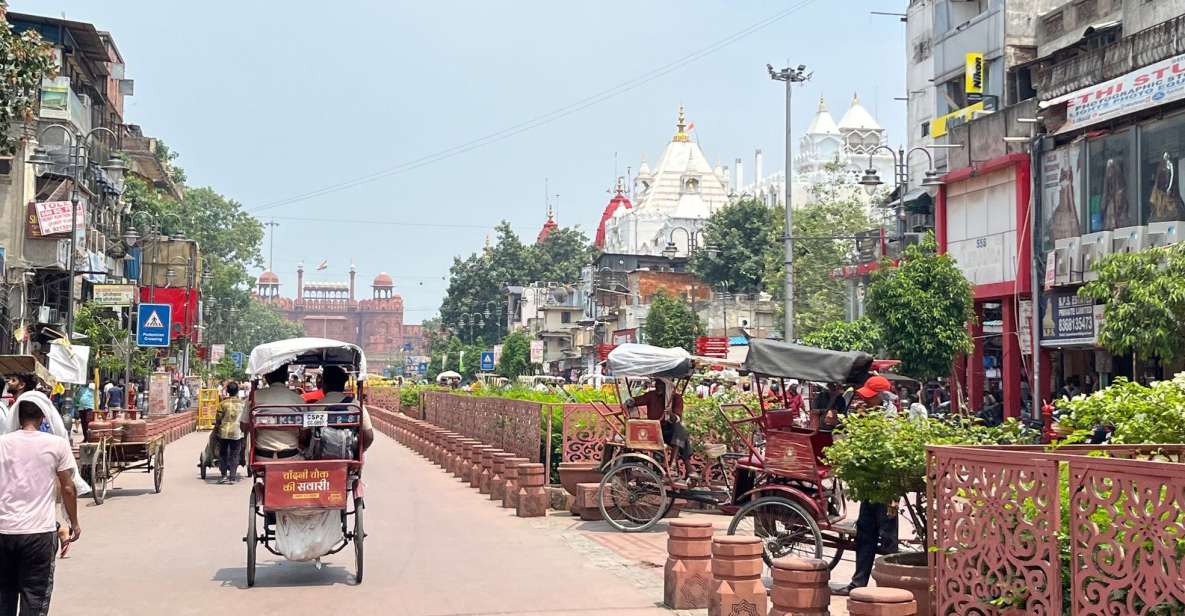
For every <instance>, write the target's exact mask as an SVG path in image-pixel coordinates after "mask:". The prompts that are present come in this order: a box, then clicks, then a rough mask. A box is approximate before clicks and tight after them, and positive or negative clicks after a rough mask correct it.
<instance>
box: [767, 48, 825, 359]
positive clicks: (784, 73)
mask: <svg viewBox="0 0 1185 616" xmlns="http://www.w3.org/2000/svg"><path fill="white" fill-rule="evenodd" d="M765 68H766V70H768V71H769V78H770V79H773V80H774V81H784V82H786V171H785V180H786V181H785V184H786V229H785V231H784V233H783V235H782V238H783V241H784V243H785V245H786V246H785V247H786V262H785V267H786V309H785V312H786V325H785V336H784V337H785V340H786V342H794V203H793V196H792V195H793V192H792V188H791V179H792V174H793V165H794V156H793V152H794V150H793V148H794V143H793V141H792V140H791V134H792V132H793V131H792V129H791V125H790V109H791V105H790V103H791V100H792V96H791V94H792V90H793V86H794V84H796V83H803V82H805V81H806V80H808V79H810V78H811V75H812V74H813V73H808V72H806V66H805V65H802V64H799V65H798V68H790V67H786V68H784V69H782V70H780V71H775V70H774V67H773V65H771V64H766V65H765Z"/></svg>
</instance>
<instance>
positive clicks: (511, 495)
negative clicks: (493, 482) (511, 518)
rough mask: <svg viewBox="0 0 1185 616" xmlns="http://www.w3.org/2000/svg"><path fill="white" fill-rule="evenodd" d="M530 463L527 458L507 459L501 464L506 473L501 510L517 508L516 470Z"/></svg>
mask: <svg viewBox="0 0 1185 616" xmlns="http://www.w3.org/2000/svg"><path fill="white" fill-rule="evenodd" d="M530 462H531V461H530V460H529V459H527V458H507V459H506V462H504V463H503V467H504V470H505V472H506V484H505V485H504V486H503V488H502V492H503V494H502V508H503V509H516V508H518V469H519V467H520V466H522V465H524V464H529V463H530Z"/></svg>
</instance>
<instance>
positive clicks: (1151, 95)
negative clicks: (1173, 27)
mask: <svg viewBox="0 0 1185 616" xmlns="http://www.w3.org/2000/svg"><path fill="white" fill-rule="evenodd" d="M1183 98H1185V54H1183V55H1178V56H1174V57H1172V58H1168V59H1166V60H1161V61H1160V62H1156V63H1154V64H1149V65H1148V66H1145V67H1143V68H1139V69H1136V70H1134V71H1132V72H1130V73H1127V74H1126V75H1122V76H1120V77H1116V78H1115V79H1111V80H1109V81H1104V82H1103V83H1100V84H1096V85H1093V86H1090V87H1087V88H1082V89H1081V90H1077V91H1075V92H1070V93H1069V94H1063V95H1061V96H1058V97H1056V98H1053V99H1051V100H1049V101H1046V102H1044V103H1042V104H1041V107H1043V108H1044V107H1051V106H1054V105H1061V104H1065V106H1066V123H1065V124H1062V126H1061V128H1059V129H1058V131H1057V132H1058V133H1064V132H1067V131H1072V130H1077V129H1080V128H1084V127H1087V126H1092V125H1094V124H1098V123H1100V122H1106V121H1107V120H1111V119H1114V118H1117V117H1120V116H1124V115H1127V114H1130V113H1135V112H1137V111H1141V110H1144V109H1149V108H1151V107H1156V106H1159V105H1164V104H1166V103H1171V102H1173V101H1177V100H1181V99H1183Z"/></svg>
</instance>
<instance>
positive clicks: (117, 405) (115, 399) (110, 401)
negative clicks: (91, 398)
mask: <svg viewBox="0 0 1185 616" xmlns="http://www.w3.org/2000/svg"><path fill="white" fill-rule="evenodd" d="M105 397H106V398H107V408H108V409H109V410H112V411H115V410H123V408H124V402H125V401H126V399H127V394H126V392H125V390H124V383H123V379H119V382H117V383H116V384H114V385H112V386H111V388H110V389H108V390H107V392H106V394H105Z"/></svg>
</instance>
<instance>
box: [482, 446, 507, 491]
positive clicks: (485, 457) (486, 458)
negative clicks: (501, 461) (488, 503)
mask: <svg viewBox="0 0 1185 616" xmlns="http://www.w3.org/2000/svg"><path fill="white" fill-rule="evenodd" d="M503 453H506V452H504V451H502V450H501V449H497V448H491V449H487V450H485V451H484V452H482V454H481V476H480V477H478V480H477V493H478V494H489V493H490V480H491V479H493V478H494V456H496V455H499V454H503Z"/></svg>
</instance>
